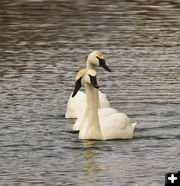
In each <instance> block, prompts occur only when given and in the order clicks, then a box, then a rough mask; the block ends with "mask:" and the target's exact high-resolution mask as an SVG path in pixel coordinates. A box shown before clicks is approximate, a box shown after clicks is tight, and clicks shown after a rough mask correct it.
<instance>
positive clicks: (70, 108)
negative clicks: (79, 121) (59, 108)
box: [65, 91, 86, 118]
mask: <svg viewBox="0 0 180 186" xmlns="http://www.w3.org/2000/svg"><path fill="white" fill-rule="evenodd" d="M85 108H86V94H85V93H84V92H82V91H78V92H77V94H76V96H75V97H72V96H71V95H70V97H69V99H68V102H67V108H66V115H65V117H66V118H78V117H80V116H81V115H82V113H83V112H84V110H85Z"/></svg>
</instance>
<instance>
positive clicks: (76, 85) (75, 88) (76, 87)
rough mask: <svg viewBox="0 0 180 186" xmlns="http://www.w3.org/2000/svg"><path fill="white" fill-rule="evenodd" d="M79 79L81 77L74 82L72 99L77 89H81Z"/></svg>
mask: <svg viewBox="0 0 180 186" xmlns="http://www.w3.org/2000/svg"><path fill="white" fill-rule="evenodd" d="M81 79H82V77H80V78H79V79H78V80H77V81H76V82H75V86H74V91H73V94H72V97H74V96H75V95H76V94H77V92H78V91H79V89H80V88H81V86H82V85H81Z"/></svg>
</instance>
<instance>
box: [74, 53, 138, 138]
mask: <svg viewBox="0 0 180 186" xmlns="http://www.w3.org/2000/svg"><path fill="white" fill-rule="evenodd" d="M97 66H102V67H103V68H104V69H106V70H107V71H111V70H110V69H109V67H108V66H107V65H106V63H105V60H104V57H103V55H102V53H101V52H99V51H94V52H92V53H91V54H89V56H88V59H87V63H86V70H85V71H84V74H83V76H81V77H80V76H78V77H77V78H76V85H75V89H74V92H73V97H74V96H75V95H76V93H77V91H78V90H79V89H80V88H79V87H80V83H82V81H83V82H84V84H85V89H86V102H87V104H86V108H85V111H84V113H83V115H82V116H81V117H80V118H78V120H77V121H76V123H75V125H74V126H73V130H80V132H79V139H96V140H108V139H131V138H133V134H134V129H135V125H136V123H134V124H131V123H130V120H129V118H128V116H127V115H126V114H124V113H118V112H117V111H116V110H115V109H112V108H102V109H99V93H98V88H99V86H98V85H97V81H96V71H95V70H96V67H97ZM81 75H82V74H81Z"/></svg>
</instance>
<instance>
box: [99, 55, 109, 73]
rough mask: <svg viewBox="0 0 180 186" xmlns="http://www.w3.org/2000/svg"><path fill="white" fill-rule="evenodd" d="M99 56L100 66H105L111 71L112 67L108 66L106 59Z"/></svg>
mask: <svg viewBox="0 0 180 186" xmlns="http://www.w3.org/2000/svg"><path fill="white" fill-rule="evenodd" d="M97 58H98V59H99V66H100V67H103V68H104V69H105V70H107V71H108V72H111V69H110V68H109V67H108V66H107V64H106V61H105V60H104V59H102V58H99V57H97Z"/></svg>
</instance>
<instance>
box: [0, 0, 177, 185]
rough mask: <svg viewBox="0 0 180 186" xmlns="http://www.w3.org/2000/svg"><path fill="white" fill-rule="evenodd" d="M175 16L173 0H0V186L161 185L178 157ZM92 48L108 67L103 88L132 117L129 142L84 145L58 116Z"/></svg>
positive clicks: (102, 76) (102, 78) (69, 124)
mask: <svg viewBox="0 0 180 186" xmlns="http://www.w3.org/2000/svg"><path fill="white" fill-rule="evenodd" d="M179 12H180V2H179V1H178V0H166V1H165V0H156V1H147V0H121V1H116V0H113V1H109V0H104V1H99V0H95V1H93V2H92V1H89V0H77V1H65V0H51V1H50V0H14V1H10V0H1V7H0V123H1V124H0V130H1V133H0V148H1V151H0V167H1V168H0V185H21V184H25V185H30V184H35V185H94V184H96V185H120V184H121V185H134V186H137V185H142V183H143V185H163V184H164V173H165V172H168V171H174V169H175V167H176V166H177V165H178V163H179V161H180V160H179V151H178V149H179V148H180V143H179V137H180V135H179V123H180V117H179V115H180V76H179V72H180V63H179V57H180V52H179V51H180V44H179V35H180V21H179V20H180V13H179ZM94 49H98V50H101V51H102V52H103V53H104V54H105V57H106V61H108V63H109V66H110V67H111V69H112V70H113V72H112V73H108V72H105V71H104V70H103V69H98V81H99V82H98V83H99V85H100V88H101V91H103V92H104V93H105V94H106V95H107V96H108V99H109V100H110V102H111V105H112V106H113V107H115V108H117V109H118V110H119V111H122V112H125V113H127V114H128V115H129V116H130V118H131V120H133V121H138V126H137V130H136V132H135V138H134V139H133V140H127V141H126V140H117V141H106V142H94V141H93V142H89V141H81V140H78V134H77V133H73V132H71V131H72V122H70V121H69V120H66V119H65V118H64V113H65V109H66V108H65V107H66V101H67V99H68V97H69V95H70V93H71V91H72V89H73V87H74V77H75V73H76V72H77V71H78V70H79V69H80V68H83V67H84V66H85V61H86V58H87V55H88V54H89V53H90V52H91V51H92V50H94ZM177 170H178V168H177ZM147 177H149V179H147Z"/></svg>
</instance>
